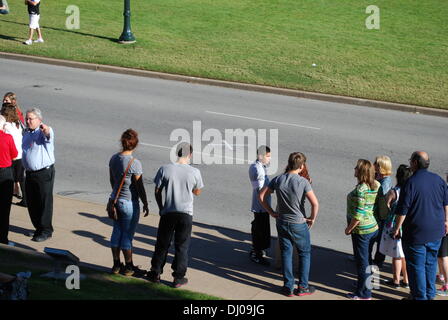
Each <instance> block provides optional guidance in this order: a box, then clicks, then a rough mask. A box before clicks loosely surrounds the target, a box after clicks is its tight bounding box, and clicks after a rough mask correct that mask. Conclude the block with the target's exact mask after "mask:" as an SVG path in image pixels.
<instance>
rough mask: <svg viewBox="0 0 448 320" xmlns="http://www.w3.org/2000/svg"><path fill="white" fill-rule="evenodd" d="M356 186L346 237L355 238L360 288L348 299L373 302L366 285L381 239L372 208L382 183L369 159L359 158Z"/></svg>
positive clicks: (349, 203) (350, 200)
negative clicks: (376, 247) (373, 256)
mask: <svg viewBox="0 0 448 320" xmlns="http://www.w3.org/2000/svg"><path fill="white" fill-rule="evenodd" d="M355 177H356V178H357V182H358V183H357V184H356V187H355V189H354V190H353V191H351V192H350V193H349V194H348V196H347V220H348V221H347V222H348V226H347V228H346V229H345V234H346V235H351V236H352V241H353V249H354V254H355V261H356V268H357V273H358V284H357V289H356V291H355V292H354V293H349V294H348V295H347V297H348V298H349V299H353V300H370V299H371V298H372V292H371V289H369V287H368V286H367V281H368V277H369V276H370V272H371V270H370V271H369V270H368V267H369V266H370V265H372V257H371V255H372V249H373V244H374V243H375V240H376V237H377V236H378V224H377V222H376V219H375V216H374V213H373V209H374V206H375V202H376V198H377V195H378V190H379V188H380V186H381V185H380V183H379V182H378V181H376V180H375V168H374V166H373V165H372V163H371V162H370V161H369V160H364V159H359V160H358V163H357V164H356V167H355Z"/></svg>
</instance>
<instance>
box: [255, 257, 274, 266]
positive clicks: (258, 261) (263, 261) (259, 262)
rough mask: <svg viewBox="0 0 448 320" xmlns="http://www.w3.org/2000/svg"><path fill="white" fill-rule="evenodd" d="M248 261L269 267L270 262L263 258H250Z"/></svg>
mask: <svg viewBox="0 0 448 320" xmlns="http://www.w3.org/2000/svg"><path fill="white" fill-rule="evenodd" d="M250 260H252V261H253V262H255V263H258V264H261V265H262V266H270V265H271V264H270V262H269V261H268V260H267V259H266V258H264V257H250Z"/></svg>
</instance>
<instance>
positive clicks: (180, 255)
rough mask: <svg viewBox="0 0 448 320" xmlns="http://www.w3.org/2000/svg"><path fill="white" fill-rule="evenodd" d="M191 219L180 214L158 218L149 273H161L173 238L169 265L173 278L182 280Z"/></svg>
mask: <svg viewBox="0 0 448 320" xmlns="http://www.w3.org/2000/svg"><path fill="white" fill-rule="evenodd" d="M192 226H193V217H192V216H190V215H189V214H186V213H182V212H170V213H165V214H163V215H162V216H161V217H160V221H159V228H158V230H157V241H156V247H155V251H154V255H153V256H152V260H151V271H154V272H155V273H157V274H162V273H163V267H164V266H165V262H166V256H167V254H168V250H169V248H170V244H171V239H172V238H173V236H174V250H175V252H174V261H173V264H172V265H171V268H172V269H173V273H172V275H173V277H174V278H183V277H184V276H185V274H186V273H187V267H188V249H189V248H190V240H191V229H192Z"/></svg>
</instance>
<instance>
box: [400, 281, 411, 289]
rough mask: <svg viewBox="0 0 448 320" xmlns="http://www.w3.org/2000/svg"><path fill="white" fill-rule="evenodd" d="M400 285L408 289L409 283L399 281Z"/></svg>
mask: <svg viewBox="0 0 448 320" xmlns="http://www.w3.org/2000/svg"><path fill="white" fill-rule="evenodd" d="M401 286H402V287H403V288H405V289H409V283H407V282H404V281H401Z"/></svg>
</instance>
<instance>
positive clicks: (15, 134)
mask: <svg viewBox="0 0 448 320" xmlns="http://www.w3.org/2000/svg"><path fill="white" fill-rule="evenodd" d="M5 133H8V134H10V135H12V138H13V139H14V144H15V145H16V149H17V152H18V153H17V157H16V158H15V159H14V160H17V159H22V128H21V127H20V125H19V127H18V128H17V125H16V124H15V123H12V122H6V123H5Z"/></svg>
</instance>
